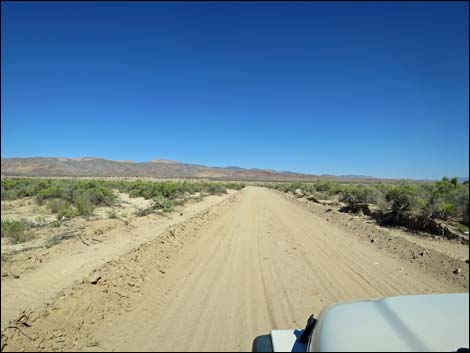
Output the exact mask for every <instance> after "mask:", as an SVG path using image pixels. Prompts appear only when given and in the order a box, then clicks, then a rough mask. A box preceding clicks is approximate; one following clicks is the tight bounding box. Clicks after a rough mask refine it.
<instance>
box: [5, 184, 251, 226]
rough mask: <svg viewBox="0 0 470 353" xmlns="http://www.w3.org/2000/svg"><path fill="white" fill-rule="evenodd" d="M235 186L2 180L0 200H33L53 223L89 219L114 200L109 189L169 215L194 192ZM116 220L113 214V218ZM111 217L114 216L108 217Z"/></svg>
mask: <svg viewBox="0 0 470 353" xmlns="http://www.w3.org/2000/svg"><path fill="white" fill-rule="evenodd" d="M243 187H244V185H243V184H239V183H227V184H224V183H216V182H190V181H159V182H150V181H148V182H147V181H142V180H136V181H103V180H62V179H27V178H9V179H4V180H2V186H1V188H2V190H1V191H2V200H13V199H17V198H22V197H34V198H35V200H36V202H37V203H38V204H40V205H42V204H44V203H45V202H47V208H49V210H50V211H51V212H52V213H54V214H56V215H57V220H62V219H64V218H72V217H77V216H83V217H90V216H91V215H92V214H93V211H94V209H95V207H97V206H112V205H113V204H114V203H115V201H116V195H115V193H114V192H113V190H116V189H117V190H119V191H120V192H127V193H129V196H130V197H143V198H145V199H147V200H153V205H152V207H151V209H149V210H141V211H139V214H140V215H144V214H148V213H151V212H152V210H162V211H163V212H172V211H173V209H174V207H175V206H177V205H181V204H183V203H184V202H185V199H186V198H187V197H188V196H190V195H193V194H195V193H198V192H199V193H200V194H201V195H202V194H223V193H226V190H227V189H235V190H239V189H241V188H243ZM116 217H117V215H116ZM111 218H114V217H111Z"/></svg>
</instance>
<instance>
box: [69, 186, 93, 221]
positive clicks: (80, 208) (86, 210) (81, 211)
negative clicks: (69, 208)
mask: <svg viewBox="0 0 470 353" xmlns="http://www.w3.org/2000/svg"><path fill="white" fill-rule="evenodd" d="M91 200H92V196H91V195H90V194H89V193H88V192H77V193H75V195H74V198H73V201H74V205H75V207H76V209H77V214H78V215H80V216H86V217H88V216H91V215H92V214H93V209H94V205H93V203H92V201H91Z"/></svg>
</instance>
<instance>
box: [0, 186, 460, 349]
mask: <svg viewBox="0 0 470 353" xmlns="http://www.w3.org/2000/svg"><path fill="white" fill-rule="evenodd" d="M466 271H467V273H468V269H466ZM100 274H101V277H102V279H101V280H100V281H99V283H98V284H97V285H90V284H87V283H83V284H81V285H77V286H76V287H75V288H74V289H73V290H72V291H71V292H70V293H69V294H68V295H65V296H62V297H61V298H60V299H59V300H58V301H57V302H56V303H55V304H54V305H53V306H52V307H50V308H45V309H44V310H43V311H42V312H37V313H34V314H31V317H32V319H30V322H29V324H31V325H32V327H30V328H25V332H26V333H27V334H28V335H29V336H30V338H31V339H27V338H25V337H24V335H22V334H20V333H19V332H17V330H11V331H9V335H10V336H9V337H8V340H6V341H5V342H6V343H7V346H6V347H5V350H10V349H11V350H13V349H18V348H29V349H35V350H42V349H74V350H97V351H99V350H118V351H187V350H193V351H194V350H199V351H200V350H202V351H206V350H237V351H238V350H250V349H251V343H252V340H253V338H254V337H255V336H257V335H260V334H264V333H267V332H269V331H270V330H271V329H276V328H277V329H279V328H297V327H303V326H304V324H305V320H306V319H307V317H308V316H309V314H311V313H316V314H318V313H319V311H320V310H321V309H322V308H324V307H325V306H326V305H328V304H331V303H334V302H337V301H345V300H356V299H367V298H379V297H383V296H390V295H401V294H417V293H432V292H463V291H468V287H467V289H466V288H465V287H463V286H462V285H459V284H457V283H455V282H452V281H447V280H446V279H445V278H442V277H439V276H436V275H435V274H433V273H430V272H426V269H425V268H420V267H418V266H414V265H412V264H410V263H409V262H406V261H404V260H401V259H399V258H394V257H392V256H387V255H385V254H384V253H383V252H382V251H378V249H377V248H376V247H375V245H374V244H372V243H368V242H364V241H358V239H357V238H356V237H355V236H354V235H353V234H350V233H348V232H346V231H345V230H344V229H343V228H341V227H339V226H338V225H335V224H333V223H331V222H330V221H328V220H327V218H326V217H321V216H318V215H316V214H313V213H311V212H309V211H308V210H307V209H305V208H303V207H301V206H299V205H297V204H295V203H294V202H293V201H290V200H287V199H285V198H284V197H282V196H281V195H279V194H278V193H276V192H274V191H272V190H269V189H266V188H258V187H247V188H245V189H244V190H242V191H240V192H238V193H237V194H235V195H234V196H232V197H231V200H230V202H226V203H224V204H223V205H221V206H219V207H218V208H217V209H216V210H214V211H212V212H208V213H205V214H203V215H202V216H201V217H200V218H198V219H197V220H193V221H192V222H191V223H188V224H186V225H184V226H182V227H177V228H175V229H174V230H171V231H170V232H169V233H168V234H166V235H165V236H162V237H161V238H160V240H159V241H158V240H157V241H153V242H152V243H149V244H147V245H146V246H143V247H142V248H141V249H139V251H137V252H132V253H130V254H128V255H127V257H126V256H124V257H122V258H120V259H119V261H116V262H115V263H110V264H108V267H107V268H104V269H101V270H100ZM116 293H117V294H116ZM57 332H59V333H57Z"/></svg>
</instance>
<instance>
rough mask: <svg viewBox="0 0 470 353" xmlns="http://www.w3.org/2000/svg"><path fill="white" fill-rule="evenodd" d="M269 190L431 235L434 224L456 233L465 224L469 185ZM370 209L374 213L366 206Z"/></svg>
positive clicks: (321, 184)
mask: <svg viewBox="0 0 470 353" xmlns="http://www.w3.org/2000/svg"><path fill="white" fill-rule="evenodd" d="M270 187H272V188H274V189H277V190H280V191H283V192H290V193H295V192H296V190H297V191H298V190H301V194H302V195H303V196H306V197H307V198H309V199H312V200H318V199H320V200H322V199H323V200H325V199H328V198H331V197H335V198H336V199H337V200H338V201H340V202H343V203H344V204H346V206H345V207H343V208H342V209H341V210H342V211H344V212H354V213H357V212H362V213H364V214H368V215H371V216H372V217H374V218H376V219H377V220H379V221H380V223H382V224H396V225H402V226H405V227H408V228H411V229H419V230H428V231H431V232H433V231H435V230H436V229H440V228H438V227H437V226H436V221H444V222H452V223H453V224H456V226H457V227H458V228H459V229H463V227H467V229H468V224H469V184H468V183H459V181H458V179H457V178H452V179H449V178H447V177H444V178H442V180H440V181H437V182H434V183H416V184H413V183H409V182H408V183H405V182H402V183H400V184H383V183H377V184H345V183H343V184H341V183H336V182H332V181H317V182H314V183H282V184H281V183H278V184H271V185H270ZM372 205H373V206H374V211H371V210H370V206H372Z"/></svg>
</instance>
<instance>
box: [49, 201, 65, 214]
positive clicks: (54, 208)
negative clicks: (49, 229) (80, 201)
mask: <svg viewBox="0 0 470 353" xmlns="http://www.w3.org/2000/svg"><path fill="white" fill-rule="evenodd" d="M69 207H70V203H69V202H68V201H66V200H64V199H51V200H49V201H48V202H47V208H48V209H49V210H50V211H51V212H52V213H55V214H57V213H59V212H61V211H62V210H64V209H66V208H69Z"/></svg>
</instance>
